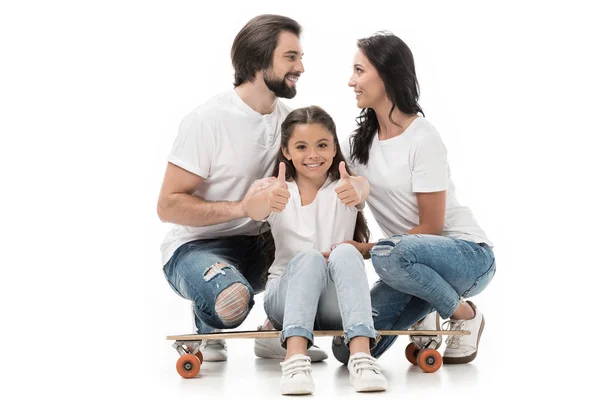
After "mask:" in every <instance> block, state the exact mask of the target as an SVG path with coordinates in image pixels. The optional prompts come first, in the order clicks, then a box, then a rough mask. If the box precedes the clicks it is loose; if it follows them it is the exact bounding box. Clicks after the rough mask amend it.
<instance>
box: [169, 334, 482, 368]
mask: <svg viewBox="0 0 600 400" xmlns="http://www.w3.org/2000/svg"><path fill="white" fill-rule="evenodd" d="M379 334H380V335H382V336H402V335H411V336H422V337H426V338H428V340H426V341H425V342H424V345H423V346H422V347H418V346H417V345H416V344H415V343H412V342H411V343H409V344H408V346H406V350H405V352H404V354H405V356H406V359H407V360H408V361H409V362H410V363H411V364H413V365H416V366H418V367H419V368H421V369H422V370H423V371H424V372H435V371H437V370H438V369H440V367H441V366H442V356H441V355H440V353H439V352H438V351H437V348H439V346H440V345H441V343H439V342H438V341H437V340H436V336H438V335H470V334H471V332H470V331H444V330H426V331H424V330H421V331H417V330H415V331H379ZM280 335H281V331H276V330H271V331H267V330H265V331H232V332H218V333H205V334H201V335H171V336H167V340H174V341H175V342H174V343H173V348H174V349H175V350H177V352H178V353H179V356H180V357H179V359H178V360H177V364H176V368H177V372H178V373H179V375H181V377H183V378H186V379H189V378H193V377H195V376H196V375H198V372H200V366H201V365H202V361H203V357H202V353H201V352H200V342H201V341H202V340H211V339H213V340H214V339H266V338H279V337H280ZM313 335H314V336H315V337H322V336H343V335H344V332H343V331H314V332H313Z"/></svg>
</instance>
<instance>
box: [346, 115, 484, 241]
mask: <svg viewBox="0 0 600 400" xmlns="http://www.w3.org/2000/svg"><path fill="white" fill-rule="evenodd" d="M349 140H350V138H348V139H347V140H344V141H342V144H341V145H340V146H341V147H342V153H343V154H344V157H345V158H346V160H347V163H348V166H349V167H350V168H351V170H352V171H353V172H354V173H355V174H356V175H359V176H363V177H365V178H366V179H367V180H368V181H369V183H370V185H371V192H370V193H369V197H368V199H367V204H368V206H369V209H370V210H371V212H372V213H373V216H374V217H375V220H376V221H377V223H378V224H379V227H380V228H381V230H382V231H383V232H384V233H385V234H386V235H387V236H388V237H389V236H392V235H395V234H404V233H407V232H408V231H409V230H411V229H412V228H414V227H415V226H417V225H419V207H418V203H417V193H430V192H439V191H443V190H445V191H446V219H445V221H444V228H443V231H442V236H447V237H451V238H456V239H464V240H469V241H471V242H475V243H486V244H488V245H489V246H493V244H492V242H491V241H490V240H489V239H488V238H487V236H486V234H485V232H484V231H483V230H482V229H481V228H480V227H479V224H478V223H477V221H476V220H475V218H474V216H473V214H472V213H471V210H469V209H468V208H467V207H465V206H462V205H461V204H460V203H459V202H458V200H457V199H456V193H455V188H454V183H453V182H452V179H451V176H450V167H449V166H448V157H447V152H446V146H444V143H443V142H442V139H441V137H440V135H439V133H438V132H437V130H436V129H435V127H434V126H433V125H432V124H431V123H430V122H429V121H427V120H426V119H425V118H422V117H419V118H417V119H415V120H414V121H413V122H412V123H411V124H410V125H409V127H408V128H407V129H406V130H405V131H404V132H403V133H402V134H401V135H399V136H396V137H394V138H391V139H387V140H384V141H380V140H379V137H378V134H375V137H374V138H373V142H372V144H371V149H370V151H369V161H368V164H367V165H364V164H360V163H358V162H351V159H350V143H349Z"/></svg>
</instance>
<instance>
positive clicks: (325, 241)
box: [267, 178, 358, 287]
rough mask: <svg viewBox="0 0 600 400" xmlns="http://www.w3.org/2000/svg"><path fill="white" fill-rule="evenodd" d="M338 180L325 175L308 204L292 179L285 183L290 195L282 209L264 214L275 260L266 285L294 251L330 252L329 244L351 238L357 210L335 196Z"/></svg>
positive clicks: (278, 272) (294, 253) (280, 270)
mask: <svg viewBox="0 0 600 400" xmlns="http://www.w3.org/2000/svg"><path fill="white" fill-rule="evenodd" d="M338 182H339V181H331V180H330V179H329V178H328V179H327V181H325V183H324V184H323V186H321V188H320V189H319V191H318V192H317V196H316V197H315V199H314V200H313V201H312V203H310V204H307V205H305V206H303V205H302V200H301V198H300V192H299V190H298V185H296V182H287V186H288V191H289V192H290V198H289V200H288V203H287V205H286V207H285V209H284V210H283V211H282V212H280V213H271V214H270V215H269V216H268V217H267V221H268V222H269V225H271V233H272V234H273V240H274V241H275V261H274V262H273V265H271V267H270V268H269V278H268V281H267V287H269V285H270V284H271V283H272V282H273V279H276V278H278V277H280V276H281V275H282V274H283V272H284V270H285V267H286V266H287V265H288V263H289V262H290V261H291V260H292V258H294V257H295V256H296V255H297V254H298V253H300V252H302V251H306V250H310V249H315V250H318V251H320V252H323V251H330V250H331V246H332V245H334V244H339V243H342V242H343V241H345V240H352V238H353V237H354V227H355V226H356V216H357V213H358V210H357V209H356V207H348V206H346V205H345V204H344V203H342V202H341V201H340V200H339V199H338V197H337V193H335V191H334V189H335V187H336V185H337V183H338Z"/></svg>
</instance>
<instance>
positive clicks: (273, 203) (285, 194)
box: [267, 162, 290, 212]
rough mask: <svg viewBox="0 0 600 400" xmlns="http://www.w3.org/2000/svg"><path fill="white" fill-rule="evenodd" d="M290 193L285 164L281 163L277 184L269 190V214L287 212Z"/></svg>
mask: <svg viewBox="0 0 600 400" xmlns="http://www.w3.org/2000/svg"><path fill="white" fill-rule="evenodd" d="M289 198H290V192H289V191H288V188H287V182H286V181H285V164H284V163H283V162H280V163H279V174H277V184H276V185H273V186H271V187H270V188H269V196H268V200H267V201H268V204H269V212H282V211H283V210H285V206H286V205H287V202H288V199H289Z"/></svg>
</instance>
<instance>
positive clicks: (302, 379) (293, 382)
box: [279, 354, 315, 394]
mask: <svg viewBox="0 0 600 400" xmlns="http://www.w3.org/2000/svg"><path fill="white" fill-rule="evenodd" d="M279 365H281V373H282V375H281V383H280V390H281V394H311V393H313V392H314V391H315V382H314V381H313V377H312V368H311V367H310V357H308V356H305V355H304V354H296V355H295V356H292V357H290V358H289V359H287V360H285V361H284V362H282V363H279Z"/></svg>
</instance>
